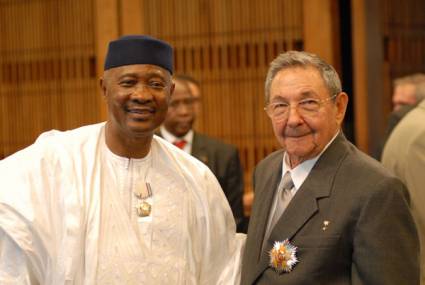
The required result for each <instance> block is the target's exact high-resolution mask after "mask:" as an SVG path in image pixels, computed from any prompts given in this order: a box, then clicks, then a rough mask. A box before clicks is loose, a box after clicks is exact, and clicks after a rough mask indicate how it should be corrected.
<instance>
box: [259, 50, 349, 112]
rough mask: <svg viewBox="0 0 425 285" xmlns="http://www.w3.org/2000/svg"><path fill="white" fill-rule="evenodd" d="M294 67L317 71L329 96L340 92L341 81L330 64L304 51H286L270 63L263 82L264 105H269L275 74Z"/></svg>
mask: <svg viewBox="0 0 425 285" xmlns="http://www.w3.org/2000/svg"><path fill="white" fill-rule="evenodd" d="M294 67H302V68H306V67H313V68H315V69H317V71H319V73H320V75H321V76H322V78H323V81H324V82H325V85H326V87H327V88H328V90H329V96H333V95H335V94H339V93H340V92H342V88H341V80H340V79H339V76H338V73H337V72H336V71H335V69H334V68H333V67H332V66H331V65H330V64H328V63H326V62H325V61H324V60H323V59H321V58H320V57H318V56H317V55H315V54H312V53H308V52H304V51H288V52H284V53H281V54H280V55H278V56H277V57H276V58H275V59H274V60H273V61H272V62H271V63H270V67H269V70H268V72H267V77H266V82H265V95H266V96H265V100H266V104H267V103H269V100H270V87H271V85H272V81H273V79H274V78H275V76H276V74H278V73H279V71H281V70H284V69H288V68H294Z"/></svg>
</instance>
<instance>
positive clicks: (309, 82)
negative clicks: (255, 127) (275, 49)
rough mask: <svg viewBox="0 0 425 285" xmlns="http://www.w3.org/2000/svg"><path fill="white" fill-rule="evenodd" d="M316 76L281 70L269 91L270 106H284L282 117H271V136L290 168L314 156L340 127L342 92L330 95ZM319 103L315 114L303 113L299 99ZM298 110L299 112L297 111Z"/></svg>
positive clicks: (297, 69) (343, 106)
mask: <svg viewBox="0 0 425 285" xmlns="http://www.w3.org/2000/svg"><path fill="white" fill-rule="evenodd" d="M332 95H334V94H329V90H328V89H327V88H326V86H325V83H324V80H323V79H322V77H321V75H320V73H319V72H318V71H317V70H316V69H315V68H313V67H306V68H300V67H294V68H289V69H284V70H281V71H280V72H279V73H278V74H277V75H276V77H275V78H274V79H273V81H272V84H271V88H270V103H287V104H290V105H291V107H290V109H289V111H288V113H287V115H286V116H284V117H280V118H273V117H272V124H273V130H274V133H275V135H276V137H277V139H278V141H279V143H280V144H281V146H282V147H283V148H284V149H285V150H286V152H287V154H288V157H289V159H290V163H291V167H295V166H297V165H298V164H299V163H301V162H303V161H305V160H308V159H311V158H313V157H315V156H316V155H318V154H319V153H320V152H321V151H322V150H323V149H324V147H325V146H326V145H327V143H328V142H329V141H330V140H331V139H332V137H333V136H334V135H335V134H336V133H337V131H338V129H339V128H340V125H341V122H342V120H343V118H344V114H345V109H346V106H347V102H348V97H347V95H346V94H345V93H340V94H338V95H337V96H336V98H335V102H334V101H333V100H327V99H329V97H330V96H332ZM308 99H313V100H319V102H320V104H319V106H320V107H319V108H317V110H316V111H315V112H303V111H302V110H301V108H300V107H301V106H298V107H295V106H297V103H298V102H300V101H301V100H308ZM300 110H301V111H300Z"/></svg>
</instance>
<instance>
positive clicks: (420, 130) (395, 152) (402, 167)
mask: <svg viewBox="0 0 425 285" xmlns="http://www.w3.org/2000/svg"><path fill="white" fill-rule="evenodd" d="M415 89H416V91H415V94H421V95H425V82H423V83H421V84H418V85H416V86H415ZM382 163H383V164H384V166H385V167H386V168H388V169H389V170H391V171H392V172H393V173H394V174H395V175H397V176H398V177H399V178H400V179H401V180H402V181H403V182H404V183H405V185H406V186H407V189H408V190H409V193H410V199H411V205H412V213H413V217H414V218H415V221H416V226H417V228H418V232H419V238H420V242H421V272H422V277H421V284H425V276H424V273H425V250H424V246H425V208H424V206H423V205H424V204H425V188H424V185H425V175H424V173H425V101H424V100H422V102H420V103H419V105H418V106H417V107H415V108H414V109H413V110H412V111H411V112H409V113H408V114H407V115H406V116H405V117H404V118H403V120H401V122H400V123H399V124H398V125H397V126H396V127H395V128H394V131H393V132H392V133H391V134H390V136H389V138H388V141H387V143H386V144H385V147H384V151H383V154H382Z"/></svg>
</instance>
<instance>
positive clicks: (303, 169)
mask: <svg viewBox="0 0 425 285" xmlns="http://www.w3.org/2000/svg"><path fill="white" fill-rule="evenodd" d="M338 134H339V131H338V132H337V133H336V134H335V135H334V136H333V138H332V139H331V140H330V141H329V142H328V144H327V145H326V146H325V147H324V148H323V150H322V151H321V152H320V153H319V154H318V155H317V156H315V157H313V158H311V159H308V160H306V161H303V162H302V163H300V164H299V165H297V166H296V167H295V168H293V169H289V167H288V165H287V164H286V160H287V159H288V157H287V154H286V151H285V153H284V154H283V161H282V177H283V175H285V173H286V171H289V173H290V174H291V178H292V181H293V183H294V186H295V189H296V190H298V189H299V188H300V187H301V185H302V184H303V183H304V181H305V180H306V178H307V176H308V175H309V174H310V172H311V169H313V166H314V165H315V164H316V162H317V160H318V159H319V158H320V156H321V155H322V154H323V153H324V152H325V150H326V149H327V148H328V147H329V145H330V144H331V143H332V142H333V141H334V140H335V138H336V137H337V136H338Z"/></svg>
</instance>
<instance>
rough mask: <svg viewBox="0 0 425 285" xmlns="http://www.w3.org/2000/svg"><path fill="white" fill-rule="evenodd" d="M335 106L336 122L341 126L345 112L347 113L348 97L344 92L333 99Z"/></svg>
mask: <svg viewBox="0 0 425 285" xmlns="http://www.w3.org/2000/svg"><path fill="white" fill-rule="evenodd" d="M335 105H336V109H337V110H336V121H337V123H338V124H339V125H341V124H342V121H343V120H344V117H345V111H347V105H348V95H347V93H345V92H341V93H339V94H338V95H337V96H336V98H335Z"/></svg>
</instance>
